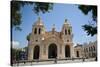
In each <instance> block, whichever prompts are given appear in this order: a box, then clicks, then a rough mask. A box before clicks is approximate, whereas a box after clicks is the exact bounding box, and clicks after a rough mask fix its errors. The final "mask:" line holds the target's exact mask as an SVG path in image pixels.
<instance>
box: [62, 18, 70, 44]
mask: <svg viewBox="0 0 100 67" xmlns="http://www.w3.org/2000/svg"><path fill="white" fill-rule="evenodd" d="M61 33H62V34H61V35H62V39H63V41H64V42H72V27H71V25H70V24H69V22H68V20H67V19H65V21H64V24H63V27H62V31H61Z"/></svg>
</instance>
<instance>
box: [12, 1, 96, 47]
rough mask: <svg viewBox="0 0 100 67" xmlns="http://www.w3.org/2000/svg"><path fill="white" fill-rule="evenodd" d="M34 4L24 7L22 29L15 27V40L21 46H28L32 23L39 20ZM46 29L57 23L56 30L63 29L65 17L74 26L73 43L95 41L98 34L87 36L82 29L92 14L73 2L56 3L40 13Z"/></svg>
mask: <svg viewBox="0 0 100 67" xmlns="http://www.w3.org/2000/svg"><path fill="white" fill-rule="evenodd" d="M32 8H33V6H25V7H24V8H22V10H21V12H22V24H21V28H22V31H15V30H14V29H13V34H12V37H13V41H18V42H19V43H20V47H24V46H27V45H28V43H27V40H26V36H27V35H28V34H29V33H30V32H32V25H33V24H34V22H35V21H37V19H38V16H37V15H36V14H35V13H34V12H33V11H32ZM39 16H40V17H41V19H42V21H43V23H44V25H45V28H46V31H50V30H51V29H52V26H53V24H55V27H56V31H59V32H60V31H61V29H62V25H63V24H64V21H65V19H67V20H68V21H69V23H70V24H71V26H72V32H73V35H74V37H73V43H80V44H82V43H85V42H89V41H95V40H96V39H97V38H96V36H93V37H91V36H87V34H86V32H85V31H84V30H83V29H82V25H84V24H88V21H91V20H92V14H91V12H89V14H88V15H84V14H83V13H82V12H81V11H80V10H79V9H78V6H77V5H73V4H57V3H56V4H54V6H53V10H52V11H51V12H50V13H45V14H42V13H40V14H39Z"/></svg>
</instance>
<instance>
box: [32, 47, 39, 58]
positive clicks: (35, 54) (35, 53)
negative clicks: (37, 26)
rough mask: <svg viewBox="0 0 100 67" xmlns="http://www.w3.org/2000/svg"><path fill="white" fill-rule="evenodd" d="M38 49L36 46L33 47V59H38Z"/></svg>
mask: <svg viewBox="0 0 100 67" xmlns="http://www.w3.org/2000/svg"><path fill="white" fill-rule="evenodd" d="M39 53H40V47H39V46H38V45H37V46H35V47H34V56H33V59H39Z"/></svg>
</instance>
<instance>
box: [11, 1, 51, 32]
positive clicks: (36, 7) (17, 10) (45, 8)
mask: <svg viewBox="0 0 100 67" xmlns="http://www.w3.org/2000/svg"><path fill="white" fill-rule="evenodd" d="M25 5H31V6H33V9H32V10H33V12H35V14H37V15H38V14H39V13H40V12H42V13H43V14H44V13H46V12H50V10H52V9H53V3H44V2H31V1H16V0H13V1H11V28H14V27H15V29H17V30H21V28H20V25H21V24H22V14H21V9H22V8H23V7H24V6H25Z"/></svg>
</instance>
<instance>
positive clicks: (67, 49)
mask: <svg viewBox="0 0 100 67" xmlns="http://www.w3.org/2000/svg"><path fill="white" fill-rule="evenodd" d="M65 57H70V46H69V45H66V46H65Z"/></svg>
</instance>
